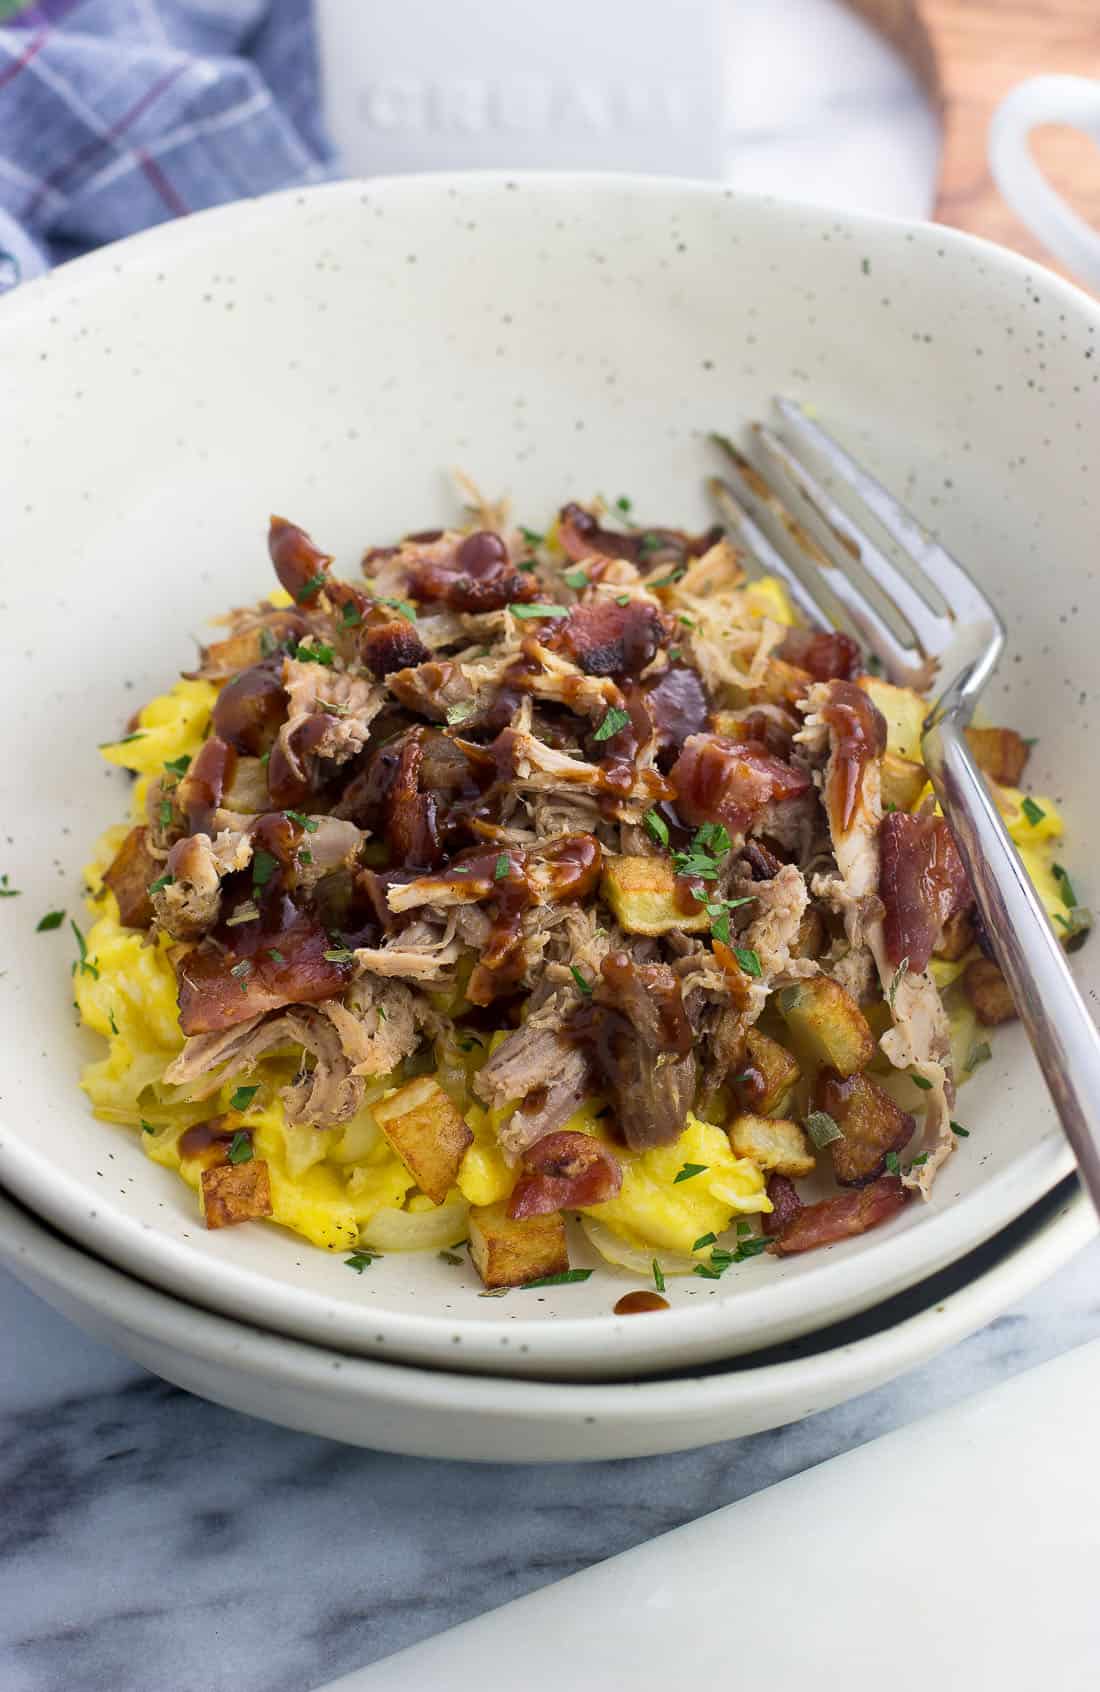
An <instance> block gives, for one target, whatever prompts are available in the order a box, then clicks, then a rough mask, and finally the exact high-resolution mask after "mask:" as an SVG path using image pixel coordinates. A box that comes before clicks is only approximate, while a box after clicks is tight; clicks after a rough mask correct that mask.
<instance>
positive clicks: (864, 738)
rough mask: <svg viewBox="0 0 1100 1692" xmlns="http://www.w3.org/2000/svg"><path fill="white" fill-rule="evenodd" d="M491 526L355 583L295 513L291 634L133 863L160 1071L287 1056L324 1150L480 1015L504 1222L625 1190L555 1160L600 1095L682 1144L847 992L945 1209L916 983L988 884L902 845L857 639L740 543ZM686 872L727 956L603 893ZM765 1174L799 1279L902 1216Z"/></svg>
mask: <svg viewBox="0 0 1100 1692" xmlns="http://www.w3.org/2000/svg"><path fill="white" fill-rule="evenodd" d="M482 517H483V520H485V514H484V513H483V514H482ZM496 521H497V527H496V528H488V527H482V528H476V529H474V530H472V532H470V531H460V530H433V531H430V532H425V533H421V534H413V535H409V536H408V537H406V538H405V539H404V540H401V541H400V542H398V543H397V544H396V545H386V546H379V547H375V548H372V549H371V550H369V551H368V552H367V553H366V554H365V555H364V558H363V577H364V579H363V580H361V581H359V582H351V581H344V580H340V579H339V578H337V577H336V576H335V575H334V574H333V569H332V564H333V560H332V559H331V557H330V556H329V555H328V554H326V553H324V552H323V551H322V550H321V549H320V548H319V547H317V546H316V545H315V544H314V542H313V541H312V540H311V539H310V537H309V536H308V535H307V534H306V533H305V531H304V530H302V529H300V528H298V527H297V526H296V525H294V524H292V523H290V522H288V521H287V520H285V519H283V518H273V519H272V522H271V528H270V533H269V551H270V556H271V560H272V563H273V565H274V568H275V572H276V575H277V578H278V581H279V582H280V584H281V585H282V586H283V587H284V588H285V589H286V590H287V592H288V593H289V594H290V596H291V599H292V600H293V602H294V603H293V607H292V608H291V609H289V610H286V611H279V612H272V610H271V609H270V606H269V605H267V604H266V603H261V604H260V605H259V606H257V607H252V608H249V609H245V610H241V611H237V612H234V613H233V614H232V615H231V616H230V617H229V618H228V619H227V622H228V624H229V633H228V635H227V637H226V638H225V639H223V640H220V641H219V642H217V643H216V644H215V645H212V646H211V647H209V648H207V649H206V651H205V652H204V653H203V655H202V661H201V663H200V665H199V667H198V669H197V670H196V671H195V672H193V673H194V674H196V675H199V676H206V677H208V678H209V679H211V680H213V681H215V682H216V683H218V684H219V688H220V692H219V696H218V701H217V705H216V708H215V713H214V722H213V732H212V735H211V738H210V739H209V740H208V741H207V742H206V743H205V744H204V746H203V748H202V750H201V752H200V753H199V755H198V757H197V758H196V759H195V760H194V761H193V763H192V765H191V768H190V769H189V770H188V771H186V772H185V773H183V774H182V775H180V774H176V775H174V776H173V775H172V774H171V772H169V773H167V774H166V775H164V776H162V777H161V778H160V780H159V782H158V783H157V784H156V785H155V792H154V793H153V794H152V795H151V798H150V810H149V816H150V821H149V825H148V827H147V828H144V829H141V830H136V831H134V833H133V835H132V836H131V838H130V839H129V841H128V844H127V847H126V848H125V849H124V854H120V860H119V863H118V865H117V867H116V868H115V881H116V882H117V884H118V886H119V888H120V889H122V891H123V892H125V894H126V898H125V908H124V920H127V921H131V922H132V923H133V924H134V925H135V926H139V927H146V928H151V929H152V930H153V931H154V932H155V931H156V930H158V929H160V930H163V931H165V932H167V933H168V934H170V935H171V936H172V937H173V938H174V939H175V940H176V941H177V942H178V944H177V946H176V947H175V948H174V951H173V954H172V955H173V958H174V961H175V967H176V970H177V975H178V980H179V996H180V1010H181V1023H182V1027H183V1029H184V1032H185V1034H186V1035H187V1040H186V1044H185V1046H184V1049H183V1051H182V1053H181V1054H180V1056H179V1057H178V1058H177V1059H176V1060H175V1062H174V1063H173V1064H172V1065H171V1067H170V1069H169V1071H168V1073H167V1079H168V1080H169V1081H170V1082H173V1083H175V1084H177V1085H179V1086H181V1087H183V1088H186V1089H187V1090H188V1092H189V1096H190V1097H191V1098H193V1099H203V1098H206V1097H209V1096H210V1095H211V1094H213V1093H214V1092H216V1091H217V1089H218V1087H219V1086H220V1085H221V1084H222V1083H223V1082H224V1081H225V1080H226V1079H228V1078H229V1077H231V1076H235V1075H238V1074H243V1073H246V1072H247V1071H248V1069H249V1068H250V1067H251V1066H252V1065H253V1064H254V1063H255V1062H256V1060H257V1059H258V1058H259V1057H260V1056H261V1055H263V1054H270V1053H273V1052H276V1051H285V1050H287V1049H289V1050H290V1051H291V1052H292V1053H298V1054H300V1063H299V1072H298V1075H297V1076H296V1078H295V1079H294V1080H293V1081H292V1082H291V1083H290V1084H289V1085H288V1086H287V1087H286V1088H285V1089H284V1094H283V1098H284V1105H285V1109H286V1112H287V1117H288V1120H291V1121H293V1122H304V1123H313V1124H315V1125H316V1126H317V1127H318V1128H330V1127H333V1126H336V1125H338V1124H340V1123H341V1122H345V1121H347V1120H348V1118H349V1117H350V1116H351V1115H353V1114H354V1112H355V1111H356V1110H357V1109H358V1108H359V1106H360V1105H361V1103H362V1101H363V1098H364V1089H365V1087H366V1086H367V1084H368V1082H369V1081H370V1079H371V1078H372V1077H382V1076H385V1075H388V1074H390V1073H391V1072H392V1071H393V1070H394V1069H395V1068H396V1067H397V1065H399V1064H400V1063H401V1062H402V1061H403V1060H404V1059H406V1058H410V1057H412V1056H413V1055H414V1054H416V1052H417V1051H418V1050H419V1049H420V1048H421V1047H422V1046H423V1045H424V1044H425V1042H431V1041H433V1040H439V1041H440V1042H441V1043H447V1042H452V1043H453V1041H454V1039H455V1038H456V1025H457V1036H461V1033H462V1026H463V1025H464V1021H465V1019H469V1018H470V1017H471V1016H476V1017H479V1018H480V1019H481V1020H480V1023H479V1026H481V1027H486V1026H495V1027H497V1028H503V1029H505V1030H507V1031H508V1032H507V1037H506V1038H505V1039H504V1040H503V1041H502V1042H500V1043H499V1044H498V1045H497V1046H496V1049H495V1050H494V1051H493V1053H492V1055H491V1057H489V1058H488V1060H487V1061H486V1062H485V1063H484V1065H483V1066H482V1067H481V1068H480V1069H479V1070H478V1071H477V1072H476V1073H475V1074H474V1077H473V1082H472V1085H473V1088H474V1091H475V1093H476V1095H477V1097H478V1098H479V1099H480V1100H481V1101H482V1102H483V1103H484V1104H485V1105H486V1106H488V1107H490V1108H491V1109H492V1110H493V1111H494V1112H496V1113H498V1117H499V1120H500V1126H499V1129H498V1136H499V1142H500V1145H501V1148H502V1150H503V1152H504V1154H505V1156H506V1158H507V1159H508V1160H509V1161H510V1162H511V1163H512V1164H513V1165H514V1166H515V1167H516V1168H517V1170H518V1172H519V1184H518V1185H517V1187H516V1189H515V1192H514V1195H513V1199H512V1214H513V1215H514V1216H517V1217H522V1216H529V1215H537V1214H542V1213H544V1212H545V1211H547V1210H551V1209H556V1208H559V1207H560V1206H562V1205H569V1204H578V1203H583V1202H600V1201H601V1200H602V1199H605V1198H608V1197H610V1196H612V1195H613V1194H614V1193H615V1192H616V1191H618V1184H619V1180H620V1171H619V1165H618V1162H617V1161H616V1158H615V1157H614V1155H613V1154H612V1153H611V1151H609V1150H607V1149H606V1148H605V1147H604V1146H603V1144H602V1142H598V1141H593V1140H588V1141H585V1137H584V1136H582V1135H577V1134H573V1133H568V1132H563V1129H564V1125H565V1124H566V1123H567V1122H568V1121H569V1119H570V1117H571V1116H573V1115H574V1113H575V1112H576V1110H577V1108H578V1107H579V1105H580V1104H582V1103H583V1101H584V1100H585V1099H586V1098H589V1097H592V1096H593V1095H595V1094H599V1095H600V1096H601V1097H602V1098H603V1099H605V1100H606V1101H607V1103H606V1107H605V1114H604V1127H605V1129H606V1133H607V1137H608V1138H609V1139H610V1140H611V1141H616V1140H617V1141H618V1142H619V1143H620V1144H622V1145H625V1147H626V1148H628V1150H632V1151H635V1152H637V1151H644V1150H645V1149H646V1148H649V1147H652V1146H658V1145H666V1144H670V1143H672V1142H673V1141H675V1140H676V1139H677V1138H678V1136H679V1135H680V1133H681V1132H682V1131H683V1128H684V1124H685V1120H686V1117H687V1114H688V1112H689V1111H690V1110H691V1109H692V1108H693V1107H694V1104H695V1101H696V1099H697V1097H699V1096H700V1089H702V1097H703V1098H704V1099H705V1098H706V1096H707V1092H708V1090H713V1088H715V1087H717V1086H719V1085H722V1084H723V1082H725V1081H726V1080H727V1078H728V1077H730V1076H731V1075H733V1074H734V1073H735V1072H736V1071H737V1070H738V1069H739V1068H741V1067H743V1059H744V1041H745V1036H746V1033H747V1032H748V1030H749V1029H750V1028H751V1027H752V1025H753V1023H755V1022H756V1020H757V1019H758V1018H759V1016H760V1015H761V1014H762V1012H763V1011H764V1010H765V1008H766V1007H767V1004H768V1001H769V997H770V995H771V993H772V992H773V990H774V989H775V988H777V987H781V986H782V985H784V984H789V983H792V982H794V981H797V980H798V979H805V978H806V977H812V976H813V975H815V974H817V973H819V972H821V971H824V972H826V973H832V971H833V970H834V968H835V970H836V973H837V978H838V979H840V980H842V981H848V982H850V983H853V984H855V983H859V984H861V985H862V986H863V987H865V988H866V986H867V983H868V980H869V979H873V978H874V977H877V990H878V991H879V992H881V994H882V996H883V998H884V999H885V1000H886V1002H887V1003H888V1005H889V1007H890V1011H891V1018H890V1020H891V1027H890V1028H889V1029H888V1031H887V1033H886V1035H885V1036H884V1037H883V1039H882V1042H881V1043H882V1048H883V1050H884V1052H885V1053H886V1055H887V1056H888V1057H889V1058H890V1060H891V1062H892V1063H894V1064H895V1065H897V1066H899V1067H903V1068H909V1069H911V1070H915V1072H916V1073H918V1074H919V1075H921V1076H922V1077H923V1078H924V1079H925V1080H926V1081H927V1083H928V1109H927V1113H926V1123H925V1126H924V1130H923V1134H924V1138H923V1140H922V1146H923V1149H924V1150H925V1152H926V1157H925V1159H924V1161H923V1163H922V1164H921V1166H920V1173H919V1175H917V1174H916V1173H915V1172H913V1173H912V1174H910V1175H907V1176H905V1177H903V1183H904V1185H910V1184H911V1185H915V1186H919V1187H920V1189H921V1190H922V1191H923V1192H925V1193H927V1191H928V1190H929V1187H930V1184H931V1178H932V1176H933V1174H934V1172H935V1169H936V1167H938V1165H939V1164H940V1163H941V1162H942V1161H943V1159H944V1157H946V1155H947V1154H948V1152H949V1150H950V1147H951V1144H952V1135H951V1131H950V1126H949V1120H948V1113H949V1105H950V1100H951V1097H952V1092H953V1087H952V1080H951V1075H950V1068H949V1060H948V1051H949V1043H948V1039H947V1023H946V1019H945V1016H944V1011H943V1007H942V1005H941V1003H940V999H939V995H938V993H937V990H936V988H935V985H934V983H933V981H932V978H931V976H930V975H929V974H928V973H927V968H926V966H927V964H928V959H929V956H930V953H931V951H932V948H933V946H934V944H935V943H936V939H937V935H938V932H939V929H940V927H941V926H942V924H943V923H944V922H945V921H947V920H948V918H949V917H951V916H952V915H953V914H955V913H956V912H957V911H959V910H961V909H963V908H964V907H965V905H966V903H967V896H968V890H967V888H966V885H965V877H964V876H962V874H961V866H960V865H959V863H958V855H957V852H956V851H955V848H954V843H953V842H952V841H951V839H950V836H949V835H948V834H947V831H946V827H945V825H943V823H942V822H940V821H937V820H934V819H931V818H922V817H910V816H905V817H894V816H891V817H887V818H886V819H885V821H884V819H883V809H882V801H881V763H882V757H883V752H884V749H885V743H886V733H885V724H884V722H883V719H882V718H881V716H880V715H879V713H878V711H877V710H876V708H875V706H874V705H873V703H872V702H871V700H870V698H869V697H868V694H867V693H866V692H865V691H863V690H862V689H861V687H860V686H859V684H858V678H859V677H860V675H861V673H862V660H861V655H860V652H859V649H858V647H857V646H856V644H855V643H854V642H853V641H852V640H851V639H850V638H849V637H848V636H846V635H841V634H835V633H824V632H820V631H808V630H801V629H796V628H791V627H789V626H786V625H784V624H781V623H777V622H775V621H774V620H772V619H770V618H768V617H763V618H762V617H761V616H760V615H759V612H758V611H757V610H755V609H754V607H753V605H752V603H751V600H750V590H749V588H748V586H747V582H746V575H745V570H744V567H743V560H742V558H741V555H740V554H739V553H738V551H737V549H736V548H735V547H733V546H731V545H730V543H729V542H727V541H725V540H723V539H722V538H721V534H720V532H718V531H712V532H710V533H708V534H705V535H699V536H693V535H689V534H686V533H684V532H682V531H680V530H675V529H669V528H663V527H661V528H652V529H644V528H638V527H634V526H633V525H629V526H628V525H627V524H626V523H625V522H619V521H616V520H615V519H614V518H613V517H612V516H611V515H609V514H608V513H606V512H604V511H602V510H601V509H599V508H593V509H586V508H585V507H583V506H581V505H579V504H576V503H573V504H569V505H567V506H566V507H565V508H564V509H563V510H562V512H561V513H560V515H559V519H558V523H557V529H556V540H555V541H553V542H552V543H549V544H547V543H543V542H542V541H541V540H540V537H539V536H537V535H534V536H533V535H532V534H531V532H530V531H528V530H523V529H515V530H512V529H509V528H508V527H507V526H506V525H505V524H504V522H503V520H501V519H499V518H498V519H496ZM670 854H672V862H673V865H674V866H675V869H676V872H677V873H676V881H675V886H676V889H677V893H676V897H677V899H678V900H679V901H680V904H679V908H680V909H682V911H683V912H684V914H685V917H686V916H688V915H689V914H690V915H692V916H694V917H697V916H698V913H699V909H700V906H701V905H706V907H707V914H708V921H709V922H710V925H711V927H710V934H709V935H706V934H704V935H702V936H701V935H700V934H699V933H698V928H699V924H698V923H697V922H696V923H695V924H694V926H693V928H692V930H691V932H688V933H684V932H680V931H679V930H678V929H677V927H676V925H675V923H673V924H671V925H666V926H665V928H664V929H662V930H660V931H659V932H658V933H656V934H654V933H653V932H652V929H647V928H646V926H645V924H643V923H640V922H639V923H637V924H635V923H634V922H633V921H632V919H631V915H630V911H629V908H624V906H623V904H622V902H621V901H620V902H616V901H615V900H614V899H612V898H611V897H610V896H609V880H608V878H609V876H610V877H611V880H612V882H613V879H614V870H615V864H616V860H618V859H619V858H621V857H624V856H629V857H631V858H633V859H637V858H638V857H645V856H651V857H660V858H663V859H665V861H666V863H667V861H668V858H669V855H670ZM154 872H159V873H158V874H156V879H153V876H154ZM108 879H109V880H110V876H109V877H108ZM150 883H151V887H150ZM146 887H150V891H149V893H148V896H146V893H145V889H146ZM807 934H809V935H811V936H814V935H816V940H813V941H812V943H811V942H810V941H807V940H806V936H807ZM441 1005H450V1006H451V1007H452V1010H451V1011H449V1012H448V1011H444V1010H442V1009H440V1008H439V1007H440V1006H441ZM455 1007H457V1008H455ZM487 1015H488V1016H489V1021H488V1022H486V1020H485V1019H486V1016H487ZM914 1149H915V1148H914ZM775 1179H776V1180H777V1181H778V1182H779V1183H781V1184H780V1185H778V1186H777V1187H776V1197H777V1200H778V1199H780V1198H781V1199H782V1201H783V1203H782V1205H780V1204H778V1203H777V1215H778V1214H779V1213H780V1212H782V1213H783V1214H785V1215H786V1216H787V1218H788V1221H789V1227H788V1228H787V1230H786V1232H785V1233H784V1235H783V1237H782V1238H781V1237H780V1235H779V1234H778V1233H776V1237H775V1249H777V1250H779V1251H797V1250H802V1249H805V1248H806V1247H807V1246H810V1245H813V1244H817V1243H822V1242H824V1241H827V1240H830V1239H836V1238H841V1237H844V1236H845V1235H846V1234H848V1233H851V1232H858V1231H861V1230H862V1229H863V1228H865V1227H870V1226H873V1225H875V1223H877V1222H878V1221H879V1220H882V1219H883V1218H884V1217H886V1216H887V1215H891V1214H893V1213H894V1211H895V1210H896V1209H897V1208H898V1205H899V1203H900V1202H901V1198H904V1196H905V1194H904V1192H903V1186H902V1184H901V1183H899V1182H898V1181H895V1180H890V1181H880V1182H879V1183H877V1184H876V1186H875V1187H874V1188H873V1189H868V1190H867V1191H865V1192H862V1193H860V1194H858V1195H855V1196H852V1195H846V1196H843V1197H842V1198H840V1199H836V1200H831V1201H826V1202H825V1203H824V1204H819V1205H817V1206H813V1205H811V1206H802V1205H801V1204H800V1201H799V1200H798V1199H797V1195H795V1194H794V1190H793V1187H791V1185H790V1183H789V1182H787V1183H786V1185H785V1186H784V1185H782V1183H783V1182H784V1180H785V1178H784V1177H776V1178H775ZM787 1188H790V1191H789V1192H788V1191H787ZM899 1194H901V1198H899ZM830 1206H831V1208H830ZM771 1232H773V1233H775V1228H774V1227H773V1228H772V1230H771Z"/></svg>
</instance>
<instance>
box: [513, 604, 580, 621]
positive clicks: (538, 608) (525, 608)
mask: <svg viewBox="0 0 1100 1692" xmlns="http://www.w3.org/2000/svg"><path fill="white" fill-rule="evenodd" d="M508 609H509V611H510V612H511V613H512V616H513V617H519V618H521V619H524V618H527V617H568V615H569V609H568V607H567V606H565V605H509V607H508Z"/></svg>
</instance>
